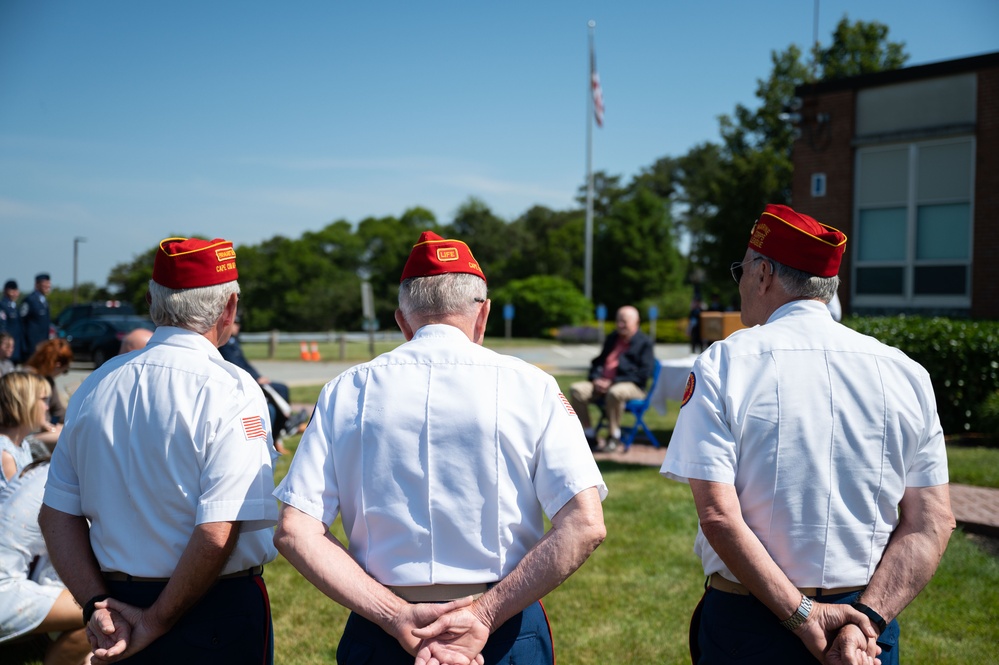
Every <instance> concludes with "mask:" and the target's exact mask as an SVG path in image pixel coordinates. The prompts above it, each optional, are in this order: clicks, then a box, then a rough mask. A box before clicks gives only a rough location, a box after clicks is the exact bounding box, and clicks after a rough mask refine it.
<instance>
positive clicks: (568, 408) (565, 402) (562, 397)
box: [558, 393, 576, 416]
mask: <svg viewBox="0 0 999 665" xmlns="http://www.w3.org/2000/svg"><path fill="white" fill-rule="evenodd" d="M558 398H559V399H560V400H562V406H564V407H565V410H566V411H567V412H568V413H569V415H570V416H574V415H576V410H575V409H573V408H572V404H570V403H569V400H567V399H566V398H565V395H563V394H562V393H559V394H558Z"/></svg>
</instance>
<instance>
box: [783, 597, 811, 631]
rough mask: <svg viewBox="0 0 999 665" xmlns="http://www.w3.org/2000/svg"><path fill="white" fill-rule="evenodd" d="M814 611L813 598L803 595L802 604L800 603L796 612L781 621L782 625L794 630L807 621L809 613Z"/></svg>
mask: <svg viewBox="0 0 999 665" xmlns="http://www.w3.org/2000/svg"><path fill="white" fill-rule="evenodd" d="M811 613H812V599H811V598H809V597H808V596H802V597H801V604H800V605H798V609H796V610H795V611H794V614H792V615H791V616H789V617H788V618H786V619H784V620H783V621H781V622H780V625H782V626H784V627H785V628H787V629H788V630H794V629H795V628H797V627H798V626H800V625H801V624H803V623H805V619H807V618H808V615H809V614H811Z"/></svg>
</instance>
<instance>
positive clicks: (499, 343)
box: [242, 333, 558, 362]
mask: <svg viewBox="0 0 999 665" xmlns="http://www.w3.org/2000/svg"><path fill="white" fill-rule="evenodd" d="M325 335H326V334H325V333H323V334H322V336H323V337H325ZM319 336H320V335H319V334H317V335H316V337H317V339H316V343H317V346H318V347H319V355H320V357H321V358H322V359H323V360H327V361H329V360H336V361H340V360H344V361H354V362H361V361H367V360H371V359H372V358H373V357H374V355H378V354H380V353H385V352H386V351H391V350H392V349H394V348H395V347H397V346H399V344H400V342H398V341H395V342H375V354H374V355H372V354H371V345H370V343H369V342H367V341H364V342H345V343H344V344H343V345H341V344H340V343H339V342H325V341H324V342H320V341H319ZM557 343H558V342H556V341H554V340H551V339H525V338H513V339H504V338H503V337H487V338H486V339H485V342H484V343H483V346H486V347H487V348H490V349H513V348H521V347H535V346H550V345H553V344H557ZM242 347H243V353H245V354H246V357H247V358H249V359H250V360H301V359H302V353H301V346H300V345H299V343H297V342H283V343H281V344H278V345H277V348H276V349H275V350H274V357H273V358H272V357H271V355H270V346H269V345H268V344H267V342H245V343H243V345H242ZM309 352H310V353H311V352H312V345H311V343H310V345H309Z"/></svg>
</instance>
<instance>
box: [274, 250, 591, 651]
mask: <svg viewBox="0 0 999 665" xmlns="http://www.w3.org/2000/svg"><path fill="white" fill-rule="evenodd" d="M489 307H490V302H489V300H487V299H486V281H485V276H484V275H483V273H482V271H481V269H480V268H479V265H478V263H477V262H476V261H475V259H474V258H473V256H472V253H471V251H470V250H469V249H468V247H467V246H466V245H465V244H464V243H463V242H460V241H457V240H444V239H442V238H441V237H440V236H438V235H436V234H434V233H431V232H429V231H427V232H425V233H423V234H422V235H421V236H420V239H419V242H418V243H417V244H416V245H415V246H414V247H413V250H412V252H411V254H410V256H409V260H408V261H407V263H406V266H405V269H404V270H403V274H402V284H401V287H400V292H399V309H398V310H397V311H396V322H397V323H398V324H399V327H400V328H401V329H402V332H403V334H404V335H405V337H406V339H407V343H405V344H403V345H402V346H400V347H399V348H397V349H395V350H394V351H391V352H389V353H386V354H383V355H381V356H379V357H378V358H376V359H375V360H373V361H371V362H369V363H366V364H363V365H359V366H357V367H355V368H353V369H350V370H348V371H346V372H344V373H343V374H341V375H340V376H339V377H337V378H336V379H334V380H333V381H331V382H330V383H329V384H327V385H326V387H325V388H324V389H323V391H322V393H321V395H320V397H319V400H318V403H317V405H316V410H315V413H314V415H313V418H312V422H311V423H310V424H309V426H308V428H307V429H306V431H305V434H304V435H303V436H302V440H301V443H300V445H299V447H298V450H297V451H296V453H295V458H294V460H293V461H292V464H291V468H290V470H289V472H288V475H287V477H286V478H285V479H284V481H283V482H282V483H281V485H280V486H279V487H278V489H277V490H276V491H275V495H276V496H277V497H278V498H279V499H281V501H283V502H284V504H285V505H284V507H283V509H282V512H281V519H280V522H279V524H278V532H277V535H276V537H275V540H276V543H277V546H278V549H279V550H280V551H281V553H282V554H284V555H285V556H286V557H287V558H288V560H289V561H290V562H291V563H292V565H294V566H295V567H296V568H297V569H298V570H299V571H300V572H301V573H302V574H303V575H304V576H305V577H306V578H307V579H308V580H309V581H310V582H312V583H313V584H314V585H316V587H318V588H319V589H320V590H321V591H322V592H323V593H325V594H326V595H327V596H329V597H330V598H332V599H333V600H335V601H337V602H338V603H340V604H342V605H344V606H346V607H348V608H350V609H351V610H352V611H353V612H352V614H351V615H350V618H349V620H348V621H347V625H346V627H345V629H344V633H343V637H342V639H341V641H340V645H339V648H338V650H337V662H338V663H341V664H345V663H355V662H356V663H361V662H365V663H379V664H388V665H391V664H393V663H405V664H406V665H411V664H412V663H413V661H414V658H413V656H414V655H418V657H417V659H416V662H417V663H424V662H438V661H439V662H441V663H468V662H479V663H481V662H483V661H484V662H486V663H491V664H492V663H507V662H524V663H552V662H553V659H554V655H553V649H552V639H551V632H550V629H549V627H548V623H547V619H546V617H545V613H544V610H543V609H542V608H541V605H540V602H539V600H540V599H541V597H543V596H544V595H545V594H547V593H548V592H549V591H551V590H552V589H554V588H555V587H557V586H558V585H559V584H560V583H561V582H562V581H563V580H565V579H566V578H567V577H568V576H569V575H571V574H572V573H573V572H574V571H575V570H576V569H577V568H578V567H579V566H580V565H582V564H583V562H584V561H585V560H586V559H587V557H588V556H589V555H590V553H591V552H592V551H593V550H594V549H595V548H596V547H597V546H598V545H599V544H600V542H601V541H602V540H603V538H604V535H605V531H604V524H603V512H602V508H601V504H600V502H601V500H602V499H603V497H604V496H606V493H607V488H606V486H605V485H604V483H603V480H602V478H601V476H600V473H599V471H598V470H597V467H596V465H595V464H594V462H593V459H592V458H591V457H590V455H585V454H581V453H583V452H585V451H586V442H585V439H584V437H583V432H582V429H581V428H580V426H579V421H578V420H577V419H576V417H575V414H574V413H573V412H572V409H571V407H570V405H569V402H568V400H566V399H565V397H564V396H563V395H562V394H561V393H560V392H559V389H558V385H557V384H556V383H555V380H554V379H553V378H552V377H551V376H549V375H547V374H546V373H544V372H542V371H541V370H539V369H537V368H536V367H533V366H531V365H528V364H526V363H524V362H522V361H520V360H518V359H516V358H511V357H508V356H503V355H499V354H497V353H494V352H492V351H489V350H487V349H485V348H483V347H482V346H481V343H482V339H483V336H484V334H485V329H486V319H487V317H488V316H489ZM542 512H544V513H545V514H547V515H548V516H549V517H550V519H551V523H552V528H551V529H550V530H549V531H548V532H547V533H545V531H544V520H543V515H542ZM338 513H339V514H340V515H341V516H342V518H343V526H344V530H345V531H346V534H347V538H348V540H349V544H348V547H347V548H344V547H343V546H342V545H341V544H340V543H339V542H338V541H337V540H336V539H334V538H332V537H331V536H330V534H329V531H328V529H329V525H330V524H331V523H332V522H333V520H334V519H335V518H336V516H337V514H338ZM473 599H474V600H473ZM419 603H427V604H422V605H421V604H419ZM433 603H445V604H433ZM469 603H471V604H469ZM438 616H439V618H438ZM435 619H436V621H434V620H435ZM431 621H434V623H432V624H431V625H429V626H427V627H425V628H423V629H422V630H418V629H420V628H421V627H422V626H425V625H426V624H428V623H430V622H431ZM490 636H491V637H490ZM431 659H437V660H433V661H431Z"/></svg>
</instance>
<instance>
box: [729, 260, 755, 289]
mask: <svg viewBox="0 0 999 665" xmlns="http://www.w3.org/2000/svg"><path fill="white" fill-rule="evenodd" d="M762 260H763V257H762V256H757V257H756V258H755V259H749V260H748V261H741V262H740V261H736V262H734V263H733V264H732V265H730V266H729V267H728V269H729V270H730V271H731V272H732V279H734V280H735V283H736V284H738V283H739V282H741V281H742V274H743V273H744V272H745V271H746V269H745V268H744V267H743V266H745V265H747V264H750V263H752V262H754V261H762Z"/></svg>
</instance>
